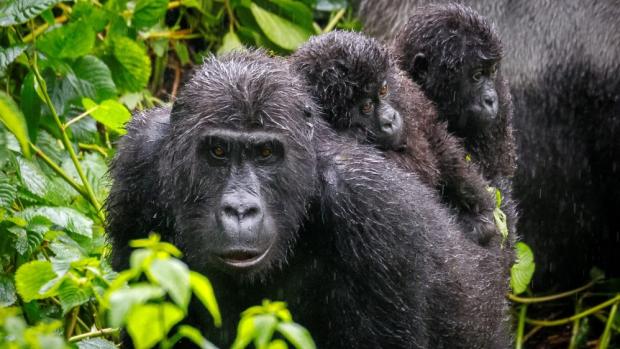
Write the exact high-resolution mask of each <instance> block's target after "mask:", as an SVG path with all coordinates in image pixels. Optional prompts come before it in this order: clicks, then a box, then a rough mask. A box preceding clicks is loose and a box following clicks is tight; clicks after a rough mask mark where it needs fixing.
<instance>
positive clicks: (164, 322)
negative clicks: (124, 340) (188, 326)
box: [127, 303, 183, 349]
mask: <svg viewBox="0 0 620 349" xmlns="http://www.w3.org/2000/svg"><path fill="white" fill-rule="evenodd" d="M182 319H183V311H182V310H181V309H179V308H178V307H177V306H175V305H174V304H171V303H163V304H143V305H139V306H137V307H135V308H133V309H132V310H131V311H130V312H129V316H128V317H127V331H128V332H129V335H130V336H131V338H132V339H133V344H134V345H135V347H136V349H148V348H151V347H153V346H154V345H155V344H157V343H158V342H159V341H161V340H162V339H164V336H165V335H166V334H167V333H168V332H169V331H170V329H171V328H172V326H174V325H176V324H177V323H178V322H179V321H181V320H182Z"/></svg>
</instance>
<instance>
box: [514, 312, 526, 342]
mask: <svg viewBox="0 0 620 349" xmlns="http://www.w3.org/2000/svg"><path fill="white" fill-rule="evenodd" d="M526 314H527V304H523V305H522V306H521V308H520V309H519V324H518V325H517V343H516V345H515V348H516V349H522V348H523V332H524V331H525V315H526Z"/></svg>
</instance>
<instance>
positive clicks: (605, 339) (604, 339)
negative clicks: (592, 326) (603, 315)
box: [598, 302, 618, 349]
mask: <svg viewBox="0 0 620 349" xmlns="http://www.w3.org/2000/svg"><path fill="white" fill-rule="evenodd" d="M617 310H618V302H616V304H614V306H613V307H611V311H609V317H607V323H606V324H605V331H603V335H602V336H601V339H600V340H599V344H598V345H599V347H598V349H607V347H608V346H609V340H610V339H611V328H612V325H613V322H614V320H615V319H616V311H617Z"/></svg>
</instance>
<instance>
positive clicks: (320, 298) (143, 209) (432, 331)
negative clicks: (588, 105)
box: [107, 51, 510, 348]
mask: <svg viewBox="0 0 620 349" xmlns="http://www.w3.org/2000/svg"><path fill="white" fill-rule="evenodd" d="M266 110H268V111H269V112H268V113H266V112H265V111H266ZM315 110H316V109H315V107H314V105H313V103H312V101H311V99H310V97H309V96H308V95H307V94H306V92H305V87H303V85H302V83H301V81H300V80H299V79H297V78H296V77H295V75H293V74H291V73H290V72H289V71H288V68H287V65H286V64H285V62H282V61H280V60H277V59H271V58H268V57H267V56H266V55H265V54H263V53H262V52H260V51H258V52H257V51H250V52H245V53H235V54H231V55H229V56H226V57H224V58H221V59H216V58H212V57H211V58H208V59H207V60H206V61H205V63H204V65H203V66H202V67H201V68H200V69H199V70H198V71H197V73H196V75H195V76H194V77H193V78H192V79H191V81H190V82H189V83H188V84H187V85H186V86H185V87H184V88H183V89H182V90H181V93H180V95H179V99H178V100H177V101H176V102H175V104H174V106H173V108H172V111H170V110H166V109H156V110H151V111H147V112H144V113H139V114H137V115H136V116H134V118H133V119H132V121H131V122H130V124H129V125H128V128H127V129H128V133H127V135H126V136H125V137H124V138H123V139H122V141H121V144H120V145H119V150H118V153H117V156H116V157H115V160H114V165H113V167H112V178H113V180H114V184H113V188H112V192H111V195H110V197H109V200H108V203H107V209H108V229H109V236H110V239H111V241H112V243H113V257H114V262H115V263H114V264H115V266H116V267H119V266H123V265H126V264H127V262H128V261H127V260H128V257H129V251H128V250H127V249H126V248H125V246H126V243H127V240H128V239H130V238H136V237H144V236H146V234H148V232H150V231H151V230H153V229H157V230H159V232H160V233H161V234H162V237H163V238H164V239H165V240H168V241H171V242H174V243H176V244H178V245H179V247H180V248H181V250H182V251H183V253H184V256H185V257H184V258H185V261H186V262H187V263H188V264H189V266H190V267H191V268H192V269H194V270H197V271H200V272H203V273H205V274H206V275H208V276H209V277H210V279H211V281H212V283H213V284H214V288H215V292H216V294H217V297H218V301H219V304H220V308H221V311H222V315H223V320H224V324H223V328H222V330H214V327H213V325H212V324H211V323H210V320H209V316H208V314H207V312H206V311H205V310H204V309H203V308H202V307H201V306H199V305H192V306H191V307H190V309H191V312H192V315H191V321H192V322H193V323H194V324H195V325H197V326H199V328H201V329H202V330H204V331H205V332H206V333H207V336H208V338H209V339H210V340H212V341H214V342H215V343H216V344H218V345H220V346H222V347H225V346H227V345H229V344H230V343H231V340H232V338H233V336H234V332H235V329H236V323H237V320H238V319H239V314H240V312H241V311H242V310H244V309H245V308H247V307H248V306H251V305H254V304H258V303H260V301H261V300H262V299H263V298H269V299H273V300H284V301H286V302H288V304H289V308H290V309H291V311H292V313H293V314H294V316H295V320H296V321H297V322H299V323H301V324H303V325H304V326H307V327H308V328H309V330H310V332H311V333H312V335H313V337H314V339H315V340H316V341H317V344H318V347H319V348H508V347H509V346H510V335H509V333H510V330H509V327H510V326H509V321H508V314H507V302H506V299H505V292H506V288H507V279H506V277H505V275H504V274H503V273H502V272H501V271H500V270H501V264H502V263H503V256H502V251H500V250H499V247H497V248H495V247H493V248H482V247H480V246H478V245H477V244H475V243H473V242H471V241H469V240H467V239H465V238H464V237H463V234H462V232H460V231H458V230H457V229H456V227H455V226H454V225H453V224H451V220H450V215H449V213H448V212H447V211H446V210H445V209H444V208H443V206H442V205H441V204H440V203H439V202H438V200H437V198H436V195H434V194H433V193H432V192H431V191H430V190H428V189H427V188H426V187H425V186H424V185H422V184H421V183H420V182H419V181H418V179H417V178H416V177H415V176H413V175H411V174H408V173H406V172H404V171H402V170H401V169H399V168H398V167H397V166H395V165H394V164H393V163H392V162H391V161H388V160H386V159H384V157H383V156H382V154H381V153H380V152H378V151H377V150H376V149H374V148H373V147H371V146H364V145H359V144H352V143H351V142H350V140H349V139H344V138H342V137H340V136H339V135H337V134H335V133H334V132H333V131H332V130H331V129H330V128H329V127H328V126H327V125H326V124H325V123H324V121H322V120H321V119H320V118H318V117H316V113H315ZM308 113H310V114H312V115H315V116H314V117H312V118H308V117H307V116H306V114H308ZM214 125H217V126H218V127H221V126H222V125H226V127H227V128H229V129H235V130H247V131H251V130H263V131H269V132H273V133H275V134H278V135H280V136H282V137H283V138H284V139H286V140H287V141H286V145H287V148H286V160H285V161H284V162H283V163H282V164H281V167H278V168H277V169H274V170H277V171H280V175H279V177H278V178H273V179H272V180H274V181H278V180H279V181H280V182H278V183H274V182H269V180H266V182H265V183H264V184H265V185H264V187H263V190H261V193H260V194H261V195H265V196H267V197H269V198H272V199H275V200H273V201H270V202H273V203H278V202H280V205H281V206H272V207H270V208H271V212H272V213H273V214H274V217H277V220H278V227H279V228H280V230H279V232H280V234H281V239H282V243H281V244H280V245H279V248H280V249H281V250H280V251H279V252H280V254H279V255H278V256H279V257H278V259H277V260H275V261H274V263H271V264H270V265H269V266H267V267H266V268H264V269H262V270H261V271H260V272H259V273H257V274H253V275H251V276H249V275H245V274H235V273H230V272H221V271H220V270H219V269H216V268H215V269H214V268H212V266H211V264H210V262H209V259H208V258H207V257H206V256H204V255H205V253H204V250H205V246H208V244H209V237H210V236H209V233H208V232H209V227H208V226H204V225H202V226H201V225H200V224H198V222H196V224H192V223H191V222H190V223H188V222H186V221H185V220H190V221H191V220H192V217H188V214H189V213H192V212H193V213H194V214H197V215H199V214H208V213H209V211H210V210H212V208H210V207H209V205H208V203H209V202H210V200H213V199H217V197H218V195H220V194H219V193H218V192H217V188H218V185H219V184H218V183H215V182H214V178H213V177H214V176H217V174H216V173H212V172H211V170H209V169H207V170H208V171H207V172H202V171H201V169H203V167H202V166H205V164H200V163H196V162H195V161H193V160H192V159H193V156H194V155H193V154H195V151H196V146H197V144H198V143H199V142H200V134H201V132H202V131H205V130H207V129H209V128H210V127H213V126H214ZM213 171H215V170H213ZM200 173H205V175H202V176H201V175H199V174H200ZM224 180H225V178H224Z"/></svg>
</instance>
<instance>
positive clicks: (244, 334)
mask: <svg viewBox="0 0 620 349" xmlns="http://www.w3.org/2000/svg"><path fill="white" fill-rule="evenodd" d="M254 334H255V328H254V320H253V319H252V317H249V316H247V317H242V318H241V321H239V325H237V337H236V338H235V341H234V342H233V344H232V345H231V346H230V348H231V349H243V348H245V347H247V346H248V344H250V343H251V342H252V339H253V338H254Z"/></svg>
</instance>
